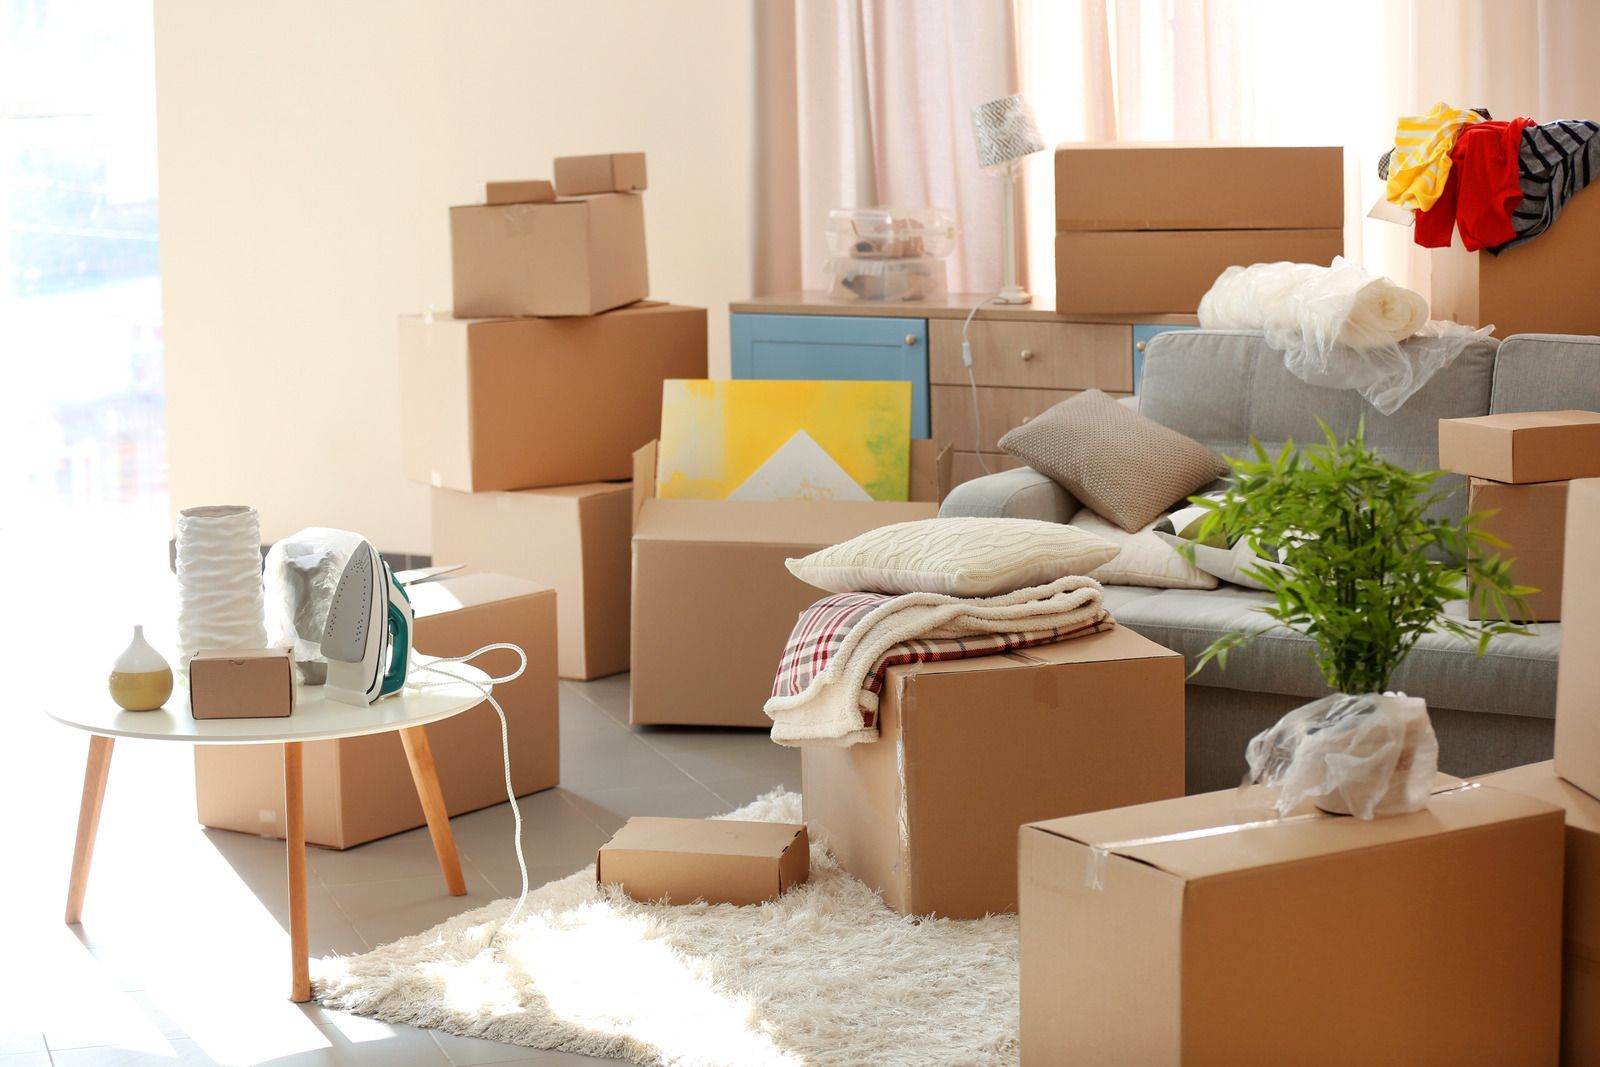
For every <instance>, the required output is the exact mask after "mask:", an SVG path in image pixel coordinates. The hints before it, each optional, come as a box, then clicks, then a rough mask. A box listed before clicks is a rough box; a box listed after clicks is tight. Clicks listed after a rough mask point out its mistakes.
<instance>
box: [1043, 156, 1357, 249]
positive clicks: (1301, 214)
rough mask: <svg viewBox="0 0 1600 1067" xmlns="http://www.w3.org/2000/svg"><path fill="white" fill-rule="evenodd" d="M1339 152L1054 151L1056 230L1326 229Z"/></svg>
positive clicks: (1339, 223) (1339, 193) (1340, 174)
mask: <svg viewBox="0 0 1600 1067" xmlns="http://www.w3.org/2000/svg"><path fill="white" fill-rule="evenodd" d="M1343 226H1344V149H1342V148H1340V147H1338V146H1329V147H1316V148H1312V147H1300V148H1291V147H1276V146H1266V145H1219V144H1183V143H1162V144H1130V143H1128V142H1126V141H1122V142H1114V143H1090V144H1064V145H1061V146H1060V147H1058V148H1057V149H1056V229H1057V231H1061V230H1335V229H1340V228H1342V227H1343Z"/></svg>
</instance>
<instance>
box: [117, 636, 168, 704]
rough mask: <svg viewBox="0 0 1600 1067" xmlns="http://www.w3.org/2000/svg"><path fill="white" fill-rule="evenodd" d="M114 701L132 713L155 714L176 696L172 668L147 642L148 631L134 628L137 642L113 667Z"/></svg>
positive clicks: (129, 645)
mask: <svg viewBox="0 0 1600 1067" xmlns="http://www.w3.org/2000/svg"><path fill="white" fill-rule="evenodd" d="M110 688H111V699H112V700H115V701H116V702H117V703H118V704H119V705H120V706H122V707H123V708H126V709H127V710H128V711H154V710H155V709H156V708H159V707H160V706H161V705H163V704H165V703H166V702H167V698H168V697H170V696H171V695H172V668H171V667H170V666H168V665H167V661H166V660H165V659H163V658H162V656H161V653H159V652H157V651H156V650H155V649H153V648H151V647H150V643H149V642H148V641H146V640H145V639H144V627H143V626H135V627H134V628H133V640H132V641H130V642H129V643H128V647H127V648H125V649H123V650H122V655H120V656H118V657H117V662H116V663H114V664H112V665H111V680H110Z"/></svg>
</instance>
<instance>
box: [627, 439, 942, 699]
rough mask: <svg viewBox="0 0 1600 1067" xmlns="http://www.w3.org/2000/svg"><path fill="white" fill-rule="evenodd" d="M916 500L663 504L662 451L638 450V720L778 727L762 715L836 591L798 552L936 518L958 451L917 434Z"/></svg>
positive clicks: (650, 446) (913, 480) (635, 696)
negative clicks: (804, 621) (808, 628)
mask: <svg viewBox="0 0 1600 1067" xmlns="http://www.w3.org/2000/svg"><path fill="white" fill-rule="evenodd" d="M911 456H912V458H911V494H910V495H911V500H910V501H907V502H906V503H889V502H881V501H842V500H839V501H809V500H765V501H763V500H749V501H741V500H662V499H660V498H658V497H657V496H656V495H655V485H656V447H655V442H653V441H652V442H651V443H650V444H648V445H646V446H645V447H644V448H641V449H640V450H639V451H638V453H637V454H636V456H635V462H636V468H635V473H634V479H633V492H634V505H633V507H634V520H633V632H632V638H633V641H632V665H633V666H632V670H633V674H632V677H631V678H630V679H629V683H630V687H631V690H632V702H631V704H630V709H629V718H630V721H631V722H633V723H635V724H643V723H656V724H662V723H670V724H682V725H705V726H770V725H771V720H769V719H768V718H767V716H766V713H765V712H764V711H762V710H761V709H762V706H763V705H764V704H766V702H767V698H768V697H770V696H771V695H772V680H773V677H774V675H776V674H777V670H778V660H779V658H780V657H781V656H782V655H783V648H784V645H785V644H787V643H788V640H789V633H790V631H792V630H793V629H794V624H795V620H796V619H797V618H799V616H800V613H801V612H802V611H804V610H805V609H806V608H808V607H810V606H811V605H812V604H813V603H815V602H816V601H818V600H820V599H821V598H822V597H824V596H826V595H827V594H825V593H823V592H822V591H821V590H818V589H816V588H814V587H812V586H809V585H807V584H806V583H804V582H802V581H801V580H800V579H798V578H796V577H795V576H794V575H792V574H790V573H789V571H788V569H787V568H786V567H784V565H783V561H784V560H785V559H788V558H789V557H791V556H804V555H806V554H808V553H811V552H815V551H817V550H818V549H819V548H826V547H827V546H829V545H833V544H837V543H838V542H840V541H845V540H848V539H850V538H852V537H854V536H856V535H857V534H861V533H865V532H866V531H868V530H874V529H877V528H878V527H880V526H888V525H890V524H891V523H896V522H910V521H912V520H914V519H931V518H934V517H935V516H936V515H938V513H939V501H940V500H942V499H943V498H944V493H945V492H946V490H947V489H948V487H949V484H950V453H949V450H948V449H946V450H942V451H941V450H940V449H939V448H938V446H936V445H935V444H934V443H933V442H932V441H927V440H923V441H912V442H911Z"/></svg>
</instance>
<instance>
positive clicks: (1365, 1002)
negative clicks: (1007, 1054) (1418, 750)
mask: <svg viewBox="0 0 1600 1067" xmlns="http://www.w3.org/2000/svg"><path fill="white" fill-rule="evenodd" d="M1268 811H1270V809H1268V808H1266V806H1265V805H1264V804H1262V805H1259V806H1257V807H1256V808H1255V810H1241V803H1240V799H1239V793H1238V791H1237V790H1226V791H1224V792H1219V793H1206V794H1200V795H1198V796H1191V797H1184V798H1181V799H1178V800H1168V801H1162V802H1159V803H1155V804H1144V805H1140V806H1138V807H1131V808H1120V809H1117V810H1114V811H1102V812H1095V813H1093V814H1088V815H1078V816H1073V817H1070V818H1065V819H1053V820H1051V821H1049V822H1042V823H1035V824H1033V825H1030V826H1026V827H1023V829H1022V831H1021V840H1020V848H1021V857H1022V859H1021V862H1022V873H1021V882H1022V935H1021V936H1022V945H1021V954H1022V960H1021V978H1022V1061H1023V1063H1024V1064H1050V1065H1052V1067H1055V1065H1073V1064H1112V1063H1137V1064H1142V1065H1156V1064H1180V1063H1182V1064H1243V1063H1293V1064H1297V1065H1302V1067H1316V1065H1321V1064H1328V1065H1335V1064H1337V1065H1340V1067H1345V1065H1348V1064H1356V1063H1371V1064H1377V1063H1386V1064H1389V1063H1392V1064H1400V1063H1408V1064H1411V1063H1414V1064H1423V1063H1428V1064H1435V1063H1437V1064H1444V1063H1449V1064H1482V1065H1485V1067H1487V1065H1495V1067H1510V1065H1519V1064H1527V1065H1533V1064H1549V1063H1553V1062H1555V1059H1556V1051H1557V1042H1558V1030H1559V1007H1560V982H1561V880H1562V838H1563V835H1564V833H1565V830H1564V827H1563V821H1562V814H1561V811H1560V809H1558V808H1555V807H1552V806H1551V805H1549V804H1546V803H1543V802H1542V801H1538V800H1533V799H1530V798H1528V797H1525V796H1519V795H1517V794H1515V793H1508V792H1503V791H1501V790H1498V789H1486V788H1482V787H1470V786H1469V787H1467V788H1458V789H1456V790H1455V791H1450V792H1442V793H1438V794H1436V795H1435V796H1434V797H1433V799H1432V802H1431V804H1430V806H1429V808H1428V809H1427V810H1425V811H1421V812H1417V813H1414V814H1411V815H1399V816H1393V817H1390V818H1384V819H1375V820H1371V821H1363V820H1360V819H1355V818H1350V817H1342V816H1332V815H1324V814H1322V813H1320V812H1314V811H1313V812H1310V813H1307V814H1296V815H1293V816H1291V817H1289V818H1286V819H1274V818H1271V817H1269V816H1268V815H1267V812H1268Z"/></svg>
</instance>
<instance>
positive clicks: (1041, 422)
mask: <svg viewBox="0 0 1600 1067" xmlns="http://www.w3.org/2000/svg"><path fill="white" fill-rule="evenodd" d="M1000 447H1001V448H1003V449H1005V450H1006V451H1007V452H1009V453H1011V454H1012V455H1013V456H1016V457H1017V458H1018V459H1020V460H1022V462H1024V463H1026V464H1027V465H1028V466H1030V467H1032V468H1033V469H1034V470H1036V471H1039V472H1040V473H1041V474H1046V475H1048V476H1049V477H1050V478H1051V479H1052V480H1054V481H1055V482H1056V483H1058V484H1059V485H1060V486H1061V487H1062V488H1064V489H1066V490H1067V492H1069V493H1071V494H1072V495H1073V496H1075V497H1077V498H1078V501H1079V502H1080V503H1082V504H1083V505H1084V506H1085V507H1088V508H1090V509H1092V510H1094V511H1096V512H1098V513H1100V514H1101V515H1104V516H1105V517H1106V518H1108V519H1110V520H1111V521H1112V522H1114V523H1116V524H1117V525H1118V526H1120V527H1122V528H1123V529H1124V530H1128V531H1130V532H1131V531H1133V530H1137V529H1139V528H1140V527H1142V526H1145V525H1146V524H1148V523H1150V522H1153V521H1154V520H1155V519H1156V517H1157V516H1159V515H1160V514H1161V513H1162V512H1163V511H1166V510H1167V509H1168V508H1170V507H1172V505H1174V504H1176V503H1177V502H1178V501H1180V500H1182V499H1183V498H1184V497H1186V496H1188V495H1189V494H1190V493H1194V492H1198V491H1199V490H1201V489H1203V488H1205V487H1206V486H1207V485H1210V484H1211V483H1212V482H1213V481H1215V480H1216V479H1218V478H1220V477H1222V476H1223V475H1224V474H1227V473H1228V464H1227V463H1226V462H1225V461H1224V460H1223V458H1222V457H1221V456H1219V455H1217V454H1216V453H1215V452H1213V451H1211V449H1209V448H1207V447H1206V446H1205V445H1202V444H1201V443H1200V442H1198V441H1194V440H1191V439H1190V438H1187V437H1185V436H1183V434H1181V433H1179V432H1178V431H1176V430H1169V429H1167V427H1165V426H1163V425H1161V424H1160V423H1159V422H1156V421H1155V420H1153V419H1147V418H1145V417H1144V416H1143V415H1140V414H1139V413H1138V412H1136V411H1132V410H1130V409H1128V408H1125V407H1123V406H1122V405H1121V404H1119V403H1117V402H1116V400H1115V399H1113V398H1112V397H1109V396H1107V395H1106V394H1105V393H1102V392H1100V390H1098V389H1091V390H1089V391H1088V392H1086V393H1080V394H1078V395H1077V396H1075V397H1072V398H1071V399H1068V400H1063V401H1062V402H1061V403H1059V404H1057V405H1056V406H1055V407H1053V408H1050V409H1049V410H1048V411H1046V412H1044V414H1042V415H1039V416H1036V417H1035V418H1033V419H1032V420H1030V421H1029V422H1027V423H1024V424H1023V425H1021V426H1018V427H1017V428H1016V429H1014V430H1011V431H1010V432H1008V433H1007V434H1006V435H1005V436H1004V437H1002V438H1000Z"/></svg>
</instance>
